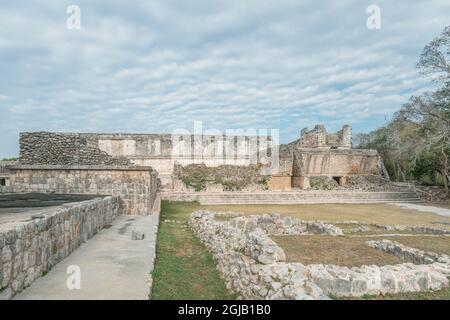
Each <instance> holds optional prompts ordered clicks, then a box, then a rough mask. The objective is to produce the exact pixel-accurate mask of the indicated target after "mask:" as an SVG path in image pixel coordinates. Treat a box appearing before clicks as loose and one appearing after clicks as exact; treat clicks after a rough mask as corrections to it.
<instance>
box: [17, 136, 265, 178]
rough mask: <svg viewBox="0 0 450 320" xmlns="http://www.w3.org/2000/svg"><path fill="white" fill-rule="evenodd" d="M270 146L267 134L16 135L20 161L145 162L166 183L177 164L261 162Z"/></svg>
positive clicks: (65, 162)
mask: <svg viewBox="0 0 450 320" xmlns="http://www.w3.org/2000/svg"><path fill="white" fill-rule="evenodd" d="M271 148H272V138H271V137H270V136H264V137H261V136H231V137H229V136H224V135H217V136H212V135H182V134H174V135H171V134H91V133H52V132H27V133H21V135H20V163H21V164H23V165H111V166H146V167H152V168H153V169H154V170H156V171H157V172H158V175H159V178H160V180H161V183H162V185H165V186H167V185H170V184H171V183H172V173H173V170H174V167H175V165H176V164H178V165H183V166H186V165H189V164H205V165H206V166H208V167H217V166H221V165H230V166H249V165H251V164H256V163H259V162H265V160H264V159H263V158H265V157H267V156H268V155H263V154H261V153H260V152H259V150H269V151H268V152H269V153H270V150H271ZM269 155H270V154H269Z"/></svg>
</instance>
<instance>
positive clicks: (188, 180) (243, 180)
mask: <svg viewBox="0 0 450 320" xmlns="http://www.w3.org/2000/svg"><path fill="white" fill-rule="evenodd" d="M174 175H175V176H176V177H177V178H178V179H180V180H181V181H182V182H183V183H184V184H185V185H186V186H187V187H191V188H193V189H194V190H195V191H197V192H198V191H203V190H205V189H206V186H207V185H208V184H217V185H222V186H223V189H224V190H225V191H236V190H242V189H243V188H245V187H247V186H249V185H252V184H258V185H262V186H263V187H267V181H268V178H267V177H266V176H262V175H261V174H260V167H259V166H257V165H254V166H232V165H222V166H218V167H214V168H213V167H207V166H206V165H204V164H189V165H187V166H184V167H182V166H176V167H175V169H174Z"/></svg>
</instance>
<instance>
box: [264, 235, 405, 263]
mask: <svg viewBox="0 0 450 320" xmlns="http://www.w3.org/2000/svg"><path fill="white" fill-rule="evenodd" d="M272 239H273V240H274V241H275V242H276V243H277V244H278V245H279V246H280V247H281V248H283V250H284V252H285V253H286V258H287V261H288V262H300V263H302V264H319V263H322V264H334V265H339V266H346V267H360V266H362V265H373V264H374V265H386V264H391V265H392V264H399V263H404V262H405V261H403V260H402V259H401V258H398V257H396V256H394V255H392V254H389V253H386V252H382V251H380V250H377V249H374V248H370V247H369V246H367V245H366V244H365V242H366V241H368V240H369V239H367V238H349V237H345V236H344V237H334V236H326V235H311V236H272Z"/></svg>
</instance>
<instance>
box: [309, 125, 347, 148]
mask: <svg viewBox="0 0 450 320" xmlns="http://www.w3.org/2000/svg"><path fill="white" fill-rule="evenodd" d="M300 148H318V149H330V148H336V149H351V148H352V128H351V127H350V126H349V125H344V126H343V128H342V130H341V131H338V132H337V133H331V134H327V132H326V130H325V127H324V126H323V125H316V126H315V127H314V129H313V130H310V131H308V128H303V129H302V131H301V137H300Z"/></svg>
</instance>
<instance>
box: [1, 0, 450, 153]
mask: <svg viewBox="0 0 450 320" xmlns="http://www.w3.org/2000/svg"><path fill="white" fill-rule="evenodd" d="M369 4H371V3H369V2H367V3H366V2H364V1H358V0H346V1H339V2H333V1H327V2H322V1H321V2H320V3H319V2H317V1H297V0H285V1H280V0H278V1H274V0H270V1H269V0H265V1H261V0H258V1H256V0H248V1H240V0H239V1H238V0H228V1H225V0H223V1H206V0H205V1H199V0H196V1H175V0H170V1H168V0H164V1H163V0H157V1H145V2H144V1H140V2H136V3H131V2H129V1H124V0H123V1H112V2H108V3H103V2H96V1H87V0H81V1H78V5H79V6H80V8H81V12H82V22H81V23H82V24H81V25H82V29H81V30H80V31H71V30H67V28H66V27H65V19H66V18H67V14H66V13H65V9H66V8H65V5H66V4H65V3H61V2H60V1H50V0H44V1H41V2H39V4H26V5H25V4H16V3H13V2H10V3H8V4H5V5H4V6H3V5H2V9H1V10H0V70H2V76H1V77H0V115H1V117H0V127H1V128H2V132H3V133H4V134H3V139H2V140H1V141H0V157H2V156H8V155H12V154H14V153H17V139H18V133H19V132H20V131H25V130H55V131H95V132H100V131H108V132H111V131H114V132H120V131H127V132H141V131H142V132H170V131H171V130H173V129H175V128H178V127H180V126H182V127H186V128H188V129H191V128H192V125H193V121H194V120H203V121H204V125H205V127H208V128H218V129H221V130H225V129H226V128H239V127H242V128H247V127H261V128H280V129H281V139H282V140H283V141H289V140H290V139H293V138H295V137H296V136H297V135H298V132H299V130H300V128H301V127H304V126H310V127H311V126H313V125H314V124H315V122H323V123H325V124H326V125H328V126H329V127H330V129H332V130H335V129H337V128H338V127H340V126H341V124H342V123H344V122H346V123H352V124H353V125H354V126H355V130H366V131H367V130H370V129H373V128H375V127H376V126H378V125H381V124H383V122H384V119H385V117H386V116H390V115H391V114H392V113H393V112H394V111H395V110H397V109H398V108H399V107H400V106H401V104H402V103H404V102H405V101H406V100H407V99H408V97H409V96H410V95H411V94H413V93H418V92H422V91H424V90H426V88H427V86H428V83H427V81H426V80H424V79H421V78H420V77H419V75H418V74H417V72H416V70H415V69H414V67H415V63H416V61H417V59H418V55H419V54H420V52H421V49H422V48H423V46H424V45H425V44H427V43H428V42H429V41H430V40H431V39H432V38H433V37H434V36H436V35H438V34H439V33H440V31H441V30H442V29H443V27H444V26H445V24H446V23H448V16H447V15H446V13H447V12H449V9H450V3H448V1H437V0H435V1H427V2H426V3H411V2H410V1H407V0H403V1H396V2H395V4H394V3H392V2H390V1H387V0H382V1H378V3H377V4H378V5H379V6H380V8H381V14H382V29H381V30H379V31H370V30H368V29H367V28H366V19H367V14H366V11H365V9H366V7H367V6H368V5H369Z"/></svg>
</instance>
